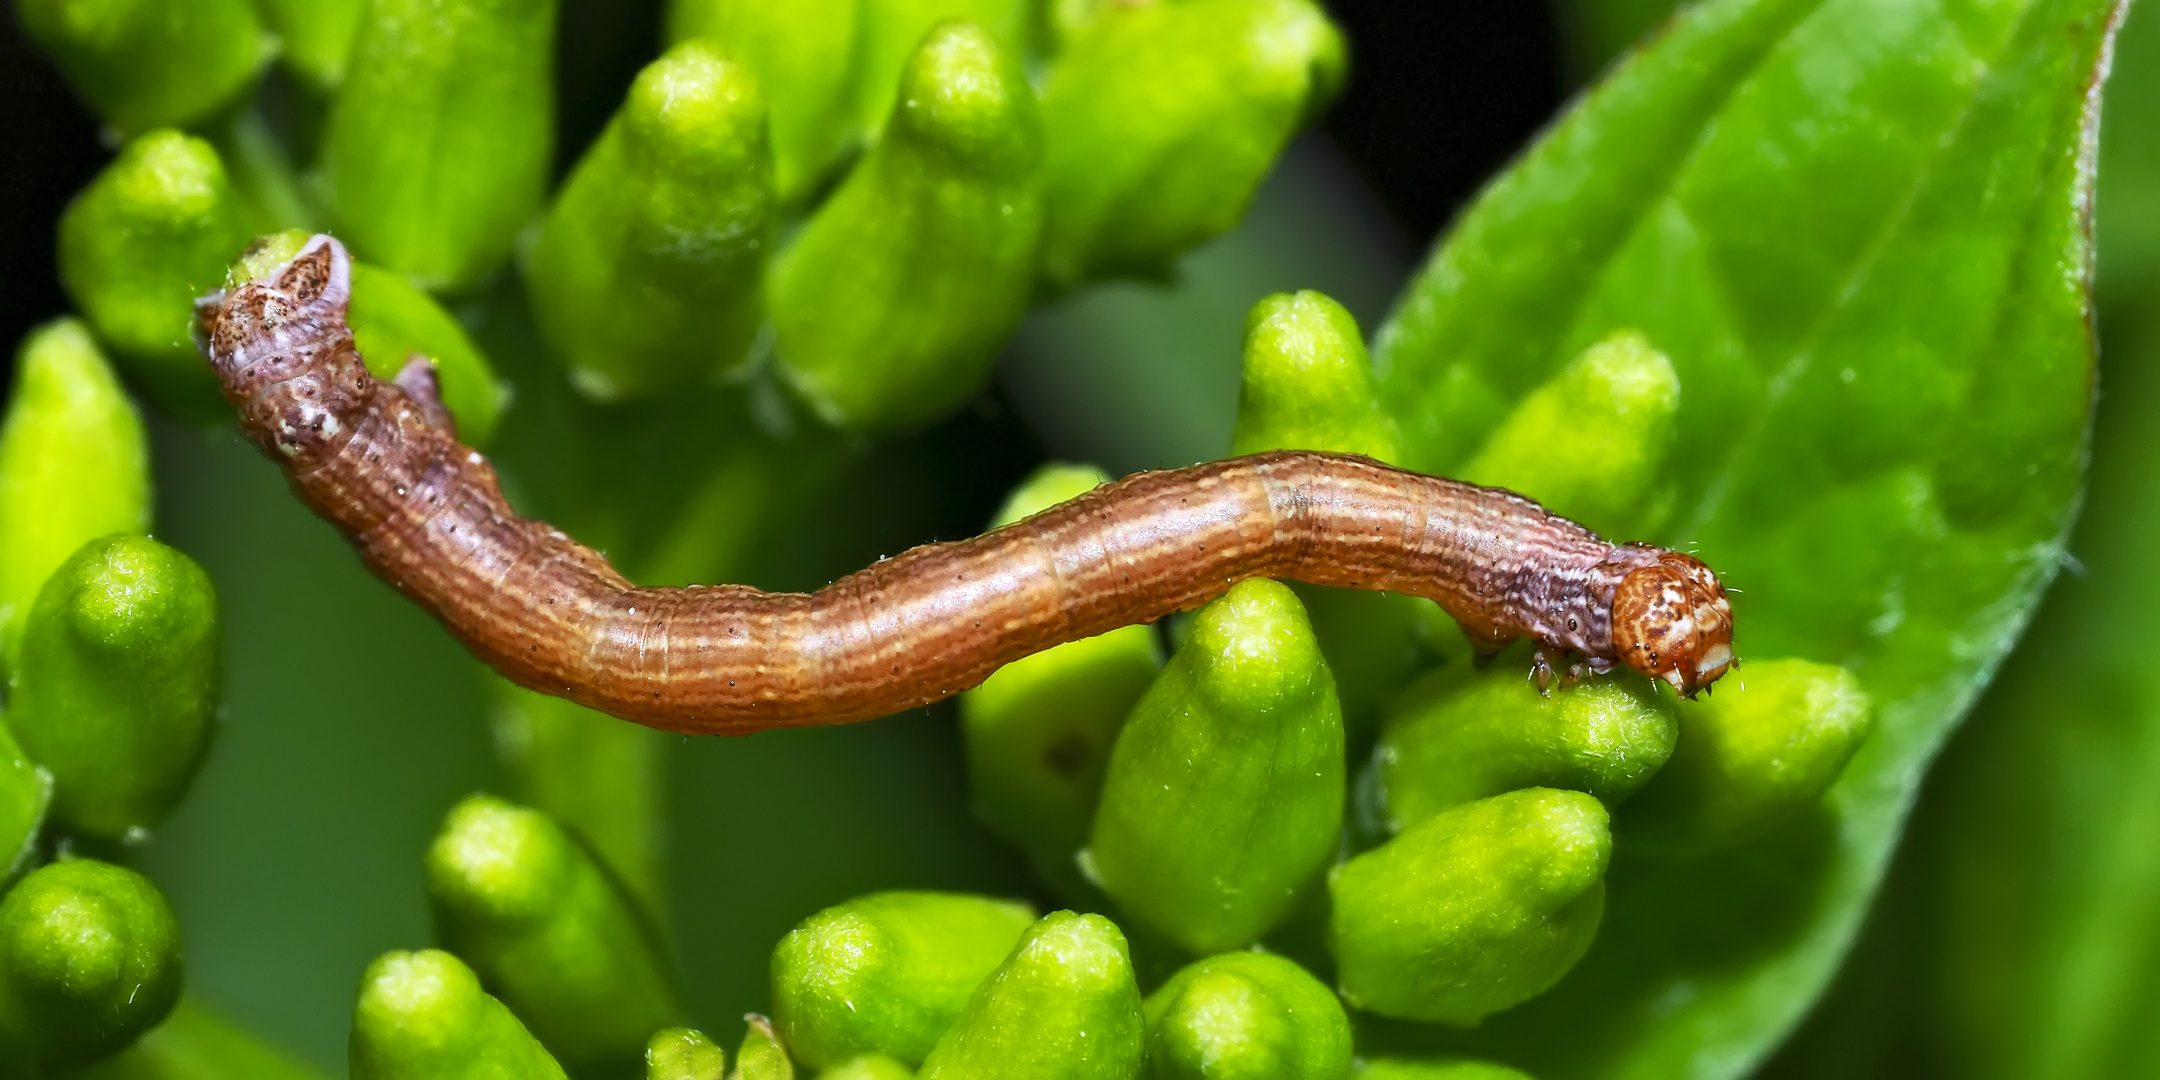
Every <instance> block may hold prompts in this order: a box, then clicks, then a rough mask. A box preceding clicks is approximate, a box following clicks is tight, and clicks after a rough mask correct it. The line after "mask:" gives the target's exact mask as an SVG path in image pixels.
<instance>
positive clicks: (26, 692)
mask: <svg viewBox="0 0 2160 1080" xmlns="http://www.w3.org/2000/svg"><path fill="white" fill-rule="evenodd" d="M150 509H151V508H150V478H149V462H148V457H147V454H146V450H145V439H144V429H143V422H142V419H141V417H140V416H139V415H138V414H137V412H136V410H135V406H134V404H133V403H132V402H130V401H129V400H128V398H127V396H126V395H125V393H123V392H122V390H121V386H120V381H119V378H118V377H117V376H116V375H115V374H114V372H113V370H112V367H111V366H110V365H109V364H108V363H107V361H106V359H105V356H104V354H103V352H102V351H101V350H100V348H99V346H98V343H97V341H96V340H95V339H94V338H93V337H92V335H91V334H90V333H89V332H88V331H87V330H86V329H85V327H84V326H83V324H82V323H80V322H78V321H76V320H74V319H61V320H58V321H56V322H53V323H50V324H48V325H46V326H43V327H40V328H39V329H37V330H36V331H34V332H33V333H32V334H31V335H30V338H29V340H28V341H26V342H25V343H24V345H23V347H22V350H21V352H20V353H19V354H18V355H17V357H16V377H15V385H14V387H13V388H12V392H11V397H10V399H9V404H8V410H7V415H6V419H5V420H4V422H0V668H4V671H5V675H6V679H7V683H6V685H7V708H6V713H5V719H4V722H0V891H4V895H0V1076H10V1077H12V1076H17V1075H20V1076H26V1077H41V1076H47V1075H59V1074H62V1073H65V1072H67V1071H69V1070H72V1069H75V1068H78V1067H81V1066H85V1065H90V1064H92V1063H96V1062H99V1061H101V1060H104V1059H107V1058H111V1057H113V1055H115V1054H117V1053H119V1052H120V1051H122V1050H124V1049H126V1048H127V1047H128V1046H129V1045H130V1044H132V1043H134V1042H135V1041H136V1040H137V1039H138V1038H140V1037H141V1036H142V1035H143V1034H144V1033H145V1032H147V1031H149V1030H151V1029H152V1028H155V1027H158V1026H159V1025H160V1023H161V1022H163V1021H165V1020H166V1019H167V1017H168V1015H173V1014H174V1006H175V1003H176V1002H177V1001H178V999H179V995H180V990H181V940H180V931H179V926H178V923H177V921H176V919H175V918H174V915H173V910H172V907H171V905H170V904H168V903H167V902H166V900H165V897H164V896H163V895H162V894H161V893H160V892H159V891H158V889H157V887H156V886H155V885H153V884H152V883H151V882H150V881H149V879H147V878H145V877H144V876H142V875H141V874H140V873H137V872H136V871H135V870H133V869H130V868H129V867H128V866H127V865H126V864H127V863H128V862H130V861H131V860H132V858H133V857H134V855H135V853H136V852H138V851H139V850H140V848H141V846H142V844H143V842H144V841H145V840H146V839H147V838H148V837H149V836H150V834H151V833H152V832H153V831H154V830H155V829H157V827H158V826H159V825H161V824H162V823H163V822H164V821H165V819H166V817H167V815H168V814H170V813H171V812H172V810H173V809H174V807H175V806H176V805H177V804H178V803H179V801H180V799H181V797H182V796H183V795H184V794H185V793H186V791H187V789H188V786H189V784H190V782H191V781H192V780H193V779H194V776H195V772H196V770H197V768H198V767H199V766H200V765H201V763H202V760H203V756H204V754H205V752H206V751H207V750H208V748H209V744H210V740H211V737H212V735H213V733H214V732H215V729H216V724H217V711H218V699H219V676H220V653H219V629H218V615H217V599H216V596H215V593H214V592H213V590H212V588H211V585H210V579H209V576H208V575H207V574H206V573H204V571H203V569H202V567H200V566H198V565H196V563H195V562H194V561H193V560H191V559H189V558H188V557H187V556H186V555H184V554H182V553H180V552H178V551H176V550H174V549H172V548H170V547H167V546H166V545H164V544H161V543H159V542H157V541H156V540H153V539H151V538H150V537H149V536H147V535H145V533H146V530H147V529H148V528H149V525H150ZM177 1015H179V1016H180V1017H182V1019H181V1020H180V1021H178V1022H179V1024H180V1029H181V1030H183V1031H186V1030H191V1029H192V1030H208V1029H211V1028H215V1027H216V1026H217V1024H218V1021H216V1020H215V1018H214V1017H210V1016H208V1015H207V1014H204V1013H200V1012H198V1011H195V1010H182V1012H181V1013H180V1014H177ZM168 1041H169V1040H168ZM242 1041H243V1042H245V1040H244V1037H243V1039H242ZM130 1053H140V1054H156V1053H158V1051H155V1050H147V1051H140V1052H136V1051H131V1052H130Z"/></svg>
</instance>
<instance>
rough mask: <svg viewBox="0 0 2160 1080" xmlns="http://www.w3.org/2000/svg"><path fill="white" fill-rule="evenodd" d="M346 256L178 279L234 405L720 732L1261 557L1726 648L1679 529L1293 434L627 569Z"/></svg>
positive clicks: (680, 724)
mask: <svg viewBox="0 0 2160 1080" xmlns="http://www.w3.org/2000/svg"><path fill="white" fill-rule="evenodd" d="M350 278H351V268H350V262H349V261H348V259H347V257H346V253H345V249H344V248H343V246H341V245H340V244H339V243H338V242H337V241H335V240H333V239H331V238H329V237H327V236H318V237H315V238H313V239H311V240H310V241H309V242H308V244H307V246H306V247H305V248H304V249H302V251H301V252H300V254H298V255H297V256H295V257H294V258H293V259H292V260H291V261H290V262H287V263H286V264H284V265H283V266H281V267H279V268H278V269H276V270H274V271H272V272H271V273H269V274H267V275H265V276H263V277H262V278H261V279H259V280H257V281H254V282H250V283H247V284H244V285H241V286H239V287H238V288H235V289H233V290H231V291H230V292H229V293H219V294H217V295H215V296H210V297H206V298H204V299H203V300H202V301H200V302H199V303H198V304H197V314H198V319H199V322H200V327H199V330H200V333H201V336H202V342H203V347H204V350H205V352H206V353H207V355H208V356H209V359H210V362H211V364H212V366H213V367H215V368H216V370H217V374H218V377H219V379H220V380H221V381H222V382H223V384H224V389H225V396H226V397H227V399H229V400H230V401H231V402H232V403H233V404H234V405H235V406H236V407H237V408H238V409H239V411H240V426H241V429H242V430H243V431H244V432H245V433H246V434H247V435H248V436H249V437H250V438H251V439H253V440H254V441H255V442H256V444H258V445H259V446H261V447H262V448H263V450H264V451H265V452H266V453H268V454H269V455H270V456H271V457H272V458H273V459H274V460H276V461H278V462H280V463H281V464H282V465H283V466H284V468H285V471H286V473H287V475H288V476H289V477H290V478H291V481H292V486H293V488H294V490H295V491H296V492H297V493H298V494H299V496H300V498H301V499H303V500H304V501H306V502H307V504H308V505H309V506H311V507H313V508H314V509H315V510H316V512H317V513H320V514H322V515H323V516H324V517H326V518H328V519H329V520H331V521H332V522H334V523H335V524H336V525H337V526H338V527H339V528H340V529H342V530H344V532H345V533H346V535H347V536H349V537H350V538H351V539H352V542H353V545H354V546H355V547H356V548H358V549H359V552H360V556H361V558H362V559H364V560H365V561H366V562H367V564H368V566H369V567H370V568H372V569H373V570H374V571H375V573H377V574H378V575H380V576H382V577H383V578H384V579H385V580H387V581H389V582H390V583H391V584H393V585H395V586H396V587H397V588H399V589H400V590H402V591H403V592H405V593H406V594H407V595H408V596H411V597H412V598H413V599H415V600H417V601H419V602H420V603H421V604H422V605H423V606H425V607H426V608H427V609H428V610H430V611H432V612H434V613H435V615H436V616H437V617H438V618H440V619H441V620H442V621H443V623H444V624H445V625H447V626H448V627H449V628H450V631H451V632H452V633H453V634H455V635H457V637H458V638H459V639H460V640H462V641H464V642H465V644H466V645H467V646H468V647H470V648H471V649H472V651H473V652H475V653H477V654H478V655H479V656H480V657H481V658H482V659H484V660H485V661H487V662H488V663H489V664H491V665H493V666H494V667H495V668H496V669H497V670H499V671H501V672H502V673H503V674H504V675H506V676H508V677H509V678H511V679H512V680H515V681H516V682H518V683H521V684H523V685H525V686H528V687H531V688H532V689H535V690H539V691H543V692H545V693H551V694H559V695H562V696H563V697H567V698H570V699H571V700H573V701H577V702H580V703H582V704H585V705H589V706H591V707H593V708H595V709H599V710H601V711H603V712H608V713H612V714H614V715H616V716H619V717H623V718H624V719H628V720H635V721H637V722H639V723H643V724H648V725H651V726H653V727H659V728H667V729H670V730H675V731H683V732H691V733H700V734H739V733H746V732H751V731H757V730H760V729H764V728H769V727H779V726H786V725H799V724H836V723H846V722H849V721H854V720H866V719H870V718H873V717H878V716H884V715H887V714H889V713H894V712H899V711H901V710H903V709H907V708H911V707H913V706H917V705H922V704H926V703H928V702H933V701H937V700H939V699H941V698H944V697H946V696H948V695H950V694H953V693H957V692H959V691H961V690H965V689H967V688H969V687H972V686H974V685H976V684H977V683H980V682H981V681H982V680H983V679H984V678H986V677H988V676H989V674H990V673H991V672H992V671H995V670H997V668H998V667H999V666H1000V665H1002V664H1006V663H1009V662H1011V661H1013V660H1017V659H1019V658H1020V657H1023V656H1026V655H1028V654H1030V653H1034V652H1037V651H1040V650H1042V649H1045V648H1048V647H1050V646H1052V645H1056V644H1059V643H1061V642H1066V641H1073V640H1076V639H1079V638H1084V637H1089V636H1091V635H1095V634H1100V633H1103V632H1105V631H1108V630H1111V629H1113V628H1116V627H1119V626H1124V625H1127V624H1130V623H1136V622H1147V621H1151V620H1154V619H1157V618H1160V617H1162V616H1164V615H1167V614H1169V613H1171V612H1173V611H1180V610H1186V609H1191V608H1194V607H1198V606H1199V605H1201V604H1203V603H1206V602H1207V601H1208V600H1210V599H1212V598H1214V597H1216V596H1218V595H1220V594H1221V593H1222V592H1223V591H1224V590H1226V589H1228V588H1229V587H1230V586H1231V585H1232V584H1234V583H1236V582H1238V581H1240V580H1242V579H1245V578H1249V577H1263V576H1264V577H1275V578H1289V579H1294V580H1299V581H1307V582H1312V583H1315V584H1320V585H1337V586H1349V587H1353V588H1360V589H1386V590H1392V591H1396V592H1405V593H1411V594H1415V595H1417V596H1423V597H1427V598H1430V599H1432V600H1434V601H1437V602H1438V603H1439V604H1440V606H1441V607H1443V608H1445V609H1446V610H1447V612H1448V613H1449V614H1450V615H1453V616H1454V617H1455V618H1456V619H1457V620H1459V621H1460V622H1461V623H1462V625H1463V627H1464V629H1465V630H1466V631H1468V632H1469V634H1470V636H1471V639H1472V640H1473V641H1474V642H1477V643H1478V644H1479V646H1480V648H1481V649H1483V650H1497V649H1498V648H1499V647H1500V646H1502V645H1505V644H1506V643H1508V642H1509V641H1512V640H1514V639H1515V638H1517V637H1529V638H1532V639H1535V640H1536V641H1537V642H1538V643H1539V646H1540V647H1539V655H1538V661H1537V663H1538V668H1537V670H1538V673H1539V675H1540V679H1541V683H1542V682H1543V681H1544V679H1546V678H1549V677H1550V675H1551V674H1552V670H1553V666H1555V664H1556V663H1557V661H1559V660H1560V658H1562V657H1564V656H1565V655H1566V654H1567V653H1570V652H1572V653H1578V654H1580V655H1581V656H1582V657H1583V661H1582V663H1583V666H1585V667H1587V668H1589V669H1591V670H1595V671H1606V670H1610V669H1611V668H1612V667H1613V666H1614V665H1615V664H1618V663H1624V664H1626V665H1627V666H1629V667H1632V668H1634V669H1636V670H1638V671H1641V672H1643V673H1644V674H1646V675H1649V676H1650V677H1652V678H1657V679H1663V680H1665V681H1666V682H1668V683H1670V684H1672V686H1673V687H1674V688H1675V689H1676V690H1678V691H1679V692H1681V693H1682V694H1687V695H1693V694H1694V693H1695V691H1696V690H1698V689H1699V688H1701V687H1704V686H1707V685H1708V684H1709V683H1711V682H1712V681H1714V680H1716V679H1717V678H1718V677H1719V676H1720V675H1722V674H1724V672H1725V669H1726V668H1727V667H1728V666H1729V665H1730V664H1731V663H1732V660H1733V653H1732V648H1731V640H1732V611H1731V608H1730V607H1728V606H1727V604H1726V600H1725V591H1724V589H1723V588H1722V587H1721V586H1720V585H1719V583H1718V580H1717V577H1716V575H1715V574H1713V573H1711V571H1710V569H1709V568H1708V567H1707V566H1704V565H1703V564H1702V563H1701V562H1700V561H1698V560H1696V559H1695V558H1693V557H1692V556H1689V555H1685V554H1682V553H1680V552H1675V551H1667V550H1665V549H1663V548H1657V547H1652V546H1650V545H1647V544H1623V545H1614V544H1610V543H1607V542H1605V541H1604V540H1601V539H1599V538H1598V537H1597V535H1596V534H1594V533H1592V532H1591V531H1590V530H1588V529H1585V528H1583V527H1582V526H1580V525H1577V524H1575V523H1574V522H1572V521H1568V520H1567V519H1565V518H1562V517H1559V516H1557V515H1554V514H1552V513H1550V512H1548V511H1546V510H1545V509H1544V508H1543V507H1540V506H1539V505H1538V504H1537V503H1535V502H1532V501H1530V500H1529V499H1526V498H1523V497H1522V496H1519V495H1515V494H1513V493H1511V492H1506V491H1501V490H1497V489H1492V488H1483V487H1478V486H1476V485H1472V484H1465V483H1461V482H1459V481H1454V480H1445V479H1440V478H1436V477H1430V476H1422V475H1419V474H1417V473H1412V472H1405V471H1403V470H1400V469H1394V468H1390V467H1388V466H1385V465H1382V464H1380V463H1379V462H1376V461H1372V460H1369V459H1366V458H1361V457H1354V456H1350V455H1343V454H1323V453H1310V452H1303V451H1280V452H1275V453H1268V454H1257V455H1253V456H1250V457H1243V458H1235V459H1231V460H1228V461H1218V462H1213V463H1210V464H1206V465H1196V466H1193V467H1191V468H1187V469H1178V470H1174V471H1166V472H1151V473H1141V474H1138V475H1135V476H1132V477H1128V478H1126V479H1125V480H1122V481H1119V482H1117V483H1114V484H1108V485H1105V486H1103V487H1100V488H1097V489H1096V490H1094V491H1092V492H1090V493H1088V494H1086V495H1082V496H1080V497H1079V498H1077V499H1073V500H1072V501H1070V502H1066V503H1063V504H1061V505H1059V506H1055V507H1052V508H1051V509H1049V510H1046V511H1044V512H1042V513H1040V514H1037V515H1035V516H1034V517H1031V518H1028V519H1027V520H1025V521H1022V522H1019V523H1017V524H1014V525H1009V526H1007V527H1005V528H1002V529H998V530H996V531H994V532H991V533H988V534H986V535H983V536H979V537H976V538H974V539H972V540H963V541H958V542H954V543H946V544H932V545H927V546H924V547H918V548H915V549H913V550H911V551H908V552H906V553H904V554H902V555H900V556H898V557H895V558H891V559H885V560H882V561H880V562H878V563H876V564H875V565H873V566H871V567H869V568H868V569H866V570H863V571H861V572H859V573H856V574H852V575H850V576H848V577H845V578H842V579H840V580H839V581H836V582H834V583H832V584H831V585H828V586H826V587H825V588H824V589H821V590H819V591H818V592H817V593H815V594H812V595H804V594H801V593H765V592H760V591H758V590H756V589H753V588H749V587H747V586H742V585H716V586H710V587H706V586H690V587H688V588H639V587H636V586H633V585H631V584H630V583H629V582H628V581H626V580H625V579H624V578H623V577H622V576H621V575H619V574H617V573H616V572H615V571H614V569H613V568H611V567H610V566H609V565H608V564H607V561H606V560H605V559H603V558H602V557H601V556H600V555H599V554H598V553H596V552H594V551H592V550H591V549H589V548H586V547H583V546H581V545H579V544H578V543H576V542H575V541H573V540H571V539H570V538H568V537H567V536H565V535H563V534H562V533H561V532H559V531H557V530H555V529H553V528H551V527H549V526H548V525H547V524H546V523H544V522H538V521H532V520H528V519H525V518H522V517H519V516H518V515H517V514H516V512H515V511H513V510H512V509H511V508H510V505H509V503H507V502H506V501H505V500H504V499H503V496H502V492H501V490H500V489H499V488H498V486H497V483H496V478H495V472H494V469H493V468H491V467H490V466H489V464H488V462H487V460H486V459H485V458H483V457H482V456H481V455H480V454H479V453H477V452H475V451H472V450H470V449H468V448H466V447H465V446H464V445H463V444H461V443H460V442H458V440H457V436H456V434H455V432H454V430H453V429H452V426H451V423H450V420H449V415H448V413H447V412H445V411H444V410H443V408H442V406H441V404H440V403H439V400H438V398H437V395H436V391H435V384H434V379H433V369H432V368H431V367H430V366H428V365H427V364H426V363H425V362H424V361H422V362H415V363H413V364H412V365H410V366H408V367H407V368H406V369H405V371H404V373H402V374H401V375H399V377H398V379H397V380H396V381H395V382H383V381H380V380H377V379H376V378H374V377H373V376H371V375H369V374H368V371H367V368H366V367H365V366H364V365H363V364H362V363H361V361H360V356H359V354H358V353H357V352H355V351H354V348H353V339H352V333H351V331H350V330H349V329H348V328H347V326H346V321H345V317H346V301H347V297H348V295H349V292H350Z"/></svg>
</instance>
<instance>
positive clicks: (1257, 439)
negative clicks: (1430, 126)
mask: <svg viewBox="0 0 2160 1080" xmlns="http://www.w3.org/2000/svg"><path fill="white" fill-rule="evenodd" d="M1264 450H1332V451H1336V452H1339V453H1346V454H1364V455H1366V456H1367V457H1372V458H1377V459H1379V460H1381V461H1395V460H1396V459H1397V458H1399V457H1400V456H1401V436H1400V434H1399V433H1398V432H1397V431H1396V427H1395V419H1394V417H1393V416H1392V415H1391V414H1389V413H1388V411H1387V410H1386V409H1385V408H1384V407H1383V406H1382V405H1381V404H1380V397H1379V391H1378V388H1377V387H1376V385H1375V384H1374V382H1373V374H1372V360H1371V358H1370V357H1369V356H1367V355H1366V352H1365V340H1364V338H1363V337H1362V336H1361V335H1360V334H1359V333H1358V327H1357V320H1356V319H1354V318H1352V317H1351V315H1350V313H1349V312H1348V311H1346V310H1344V309H1343V307H1342V305H1341V304H1338V303H1336V302H1335V301H1333V300H1330V299H1328V298H1327V297H1326V296H1324V295H1322V294H1320V293H1316V292H1309V291H1308V292H1299V293H1277V294H1275V295H1274V296H1270V297H1268V298H1267V299H1265V300H1262V301H1260V302H1259V303H1258V304H1256V305H1254V306H1253V309H1252V314H1251V315H1249V316H1247V317H1246V320H1245V378H1244V382H1243V384H1242V386H1241V389H1240V390H1239V392H1238V418H1237V434H1236V436H1235V438H1234V440H1233V441H1232V444H1231V453H1233V454H1257V453H1260V452H1261V451H1264ZM1292 588H1294V589H1295V590H1296V591H1297V594H1298V598H1299V599H1300V600H1303V601H1304V602H1305V610H1306V613H1307V615H1309V616H1310V617H1311V619H1312V622H1313V629H1314V630H1315V631H1317V632H1318V634H1319V636H1320V650H1321V653H1322V654H1323V655H1325V656H1326V657H1327V662H1328V668H1329V669H1330V670H1331V671H1333V672H1334V674H1335V684H1336V689H1337V692H1338V694H1339V695H1340V696H1341V699H1342V706H1343V715H1344V717H1345V718H1346V719H1347V720H1349V721H1351V722H1353V723H1356V722H1358V721H1362V720H1366V719H1368V718H1369V717H1371V716H1372V715H1373V713H1374V712H1375V710H1377V709H1378V708H1379V706H1380V704H1381V702H1383V701H1385V700H1386V699H1388V698H1390V697H1392V696H1394V694H1395V692H1396V691H1398V690H1400V689H1402V685H1403V683H1404V682H1405V681H1406V680H1407V679H1409V677H1410V675H1411V673H1412V672H1413V671H1415V670H1417V668H1418V667H1419V665H1420V664H1422V663H1424V662H1426V661H1427V660H1428V655H1427V650H1426V649H1424V648H1423V647H1422V645H1421V642H1420V639H1419V636H1418V627H1419V625H1420V620H1421V619H1422V618H1424V617H1425V615H1424V611H1425V609H1432V610H1433V611H1435V612H1437V610H1438V609H1437V608H1436V607H1435V606H1434V605H1433V603H1432V602H1431V601H1429V600H1421V599H1419V598H1417V597H1414V596H1402V595H1398V594H1388V593H1372V592H1365V591H1363V590H1358V589H1328V588H1322V587H1319V586H1313V585H1302V584H1301V585H1294V586H1292Z"/></svg>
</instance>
